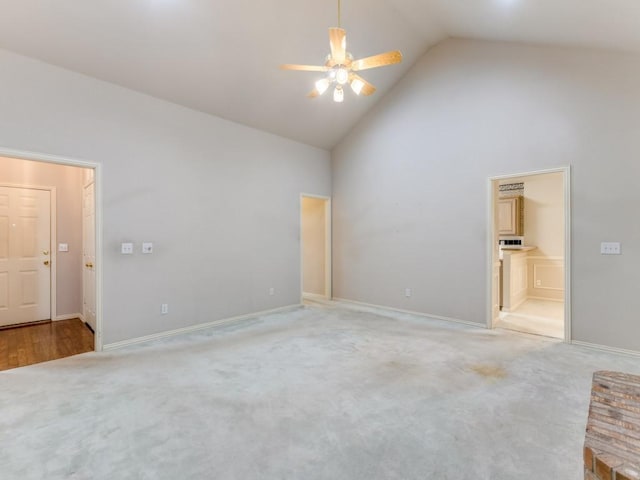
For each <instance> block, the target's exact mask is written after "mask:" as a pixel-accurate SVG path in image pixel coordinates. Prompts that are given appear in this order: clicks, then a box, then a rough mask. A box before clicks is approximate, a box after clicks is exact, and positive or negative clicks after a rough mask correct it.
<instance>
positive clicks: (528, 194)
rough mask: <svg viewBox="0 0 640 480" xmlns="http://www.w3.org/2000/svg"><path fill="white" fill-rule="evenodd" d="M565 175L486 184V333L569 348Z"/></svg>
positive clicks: (561, 171)
mask: <svg viewBox="0 0 640 480" xmlns="http://www.w3.org/2000/svg"><path fill="white" fill-rule="evenodd" d="M569 175H570V170H569V168H568V167H565V168H558V169H551V170H544V171H536V172H524V173H518V174H511V175H503V176H497V177H491V178H490V179H489V228H488V231H489V232H490V233H489V239H488V250H489V255H488V258H489V259H490V267H489V272H490V273H489V305H490V308H489V312H488V322H487V325H488V327H489V328H504V329H508V330H513V331H518V332H522V333H528V334H534V335H542V336H546V337H552V338H557V339H562V340H564V341H566V342H570V340H571V314H570V305H571V304H570V292H571V290H570V271H571V270H570V218H571V217H570V204H569V200H570V195H569V186H570V179H569Z"/></svg>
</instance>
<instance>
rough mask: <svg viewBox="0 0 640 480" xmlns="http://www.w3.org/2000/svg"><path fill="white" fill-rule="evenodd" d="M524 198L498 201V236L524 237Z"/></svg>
mask: <svg viewBox="0 0 640 480" xmlns="http://www.w3.org/2000/svg"><path fill="white" fill-rule="evenodd" d="M523 210H524V198H523V197H511V198H501V199H499V200H498V234H499V235H524V215H523Z"/></svg>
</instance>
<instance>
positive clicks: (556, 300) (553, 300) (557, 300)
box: [527, 295, 564, 303]
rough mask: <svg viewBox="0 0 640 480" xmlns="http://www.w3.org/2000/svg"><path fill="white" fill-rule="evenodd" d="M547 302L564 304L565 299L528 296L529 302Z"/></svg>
mask: <svg viewBox="0 0 640 480" xmlns="http://www.w3.org/2000/svg"><path fill="white" fill-rule="evenodd" d="M529 299H531V300H546V301H548V302H558V303H564V298H549V297H536V296H534V295H530V296H527V300H529Z"/></svg>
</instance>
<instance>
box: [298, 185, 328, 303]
mask: <svg viewBox="0 0 640 480" xmlns="http://www.w3.org/2000/svg"><path fill="white" fill-rule="evenodd" d="M303 198H316V199H319V200H324V201H325V204H324V220H325V224H324V232H325V238H324V291H325V295H324V297H325V298H326V299H327V300H331V299H332V298H333V272H332V266H333V261H332V256H331V255H332V253H331V238H332V235H331V224H332V221H331V197H328V196H326V195H314V194H312V193H301V194H300V304H302V303H303V301H304V298H303V297H304V288H303V287H304V281H303V280H304V258H303V254H302V199H303Z"/></svg>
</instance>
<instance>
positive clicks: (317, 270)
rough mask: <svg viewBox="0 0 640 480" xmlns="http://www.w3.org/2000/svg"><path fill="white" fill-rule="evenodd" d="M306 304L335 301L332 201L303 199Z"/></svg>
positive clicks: (314, 197)
mask: <svg viewBox="0 0 640 480" xmlns="http://www.w3.org/2000/svg"><path fill="white" fill-rule="evenodd" d="M300 244H301V245H300V250H301V266H302V268H301V270H302V271H301V283H302V285H301V290H302V302H305V301H314V300H329V299H331V296H332V294H331V199H330V198H329V197H323V196H317V195H307V194H302V195H301V196H300Z"/></svg>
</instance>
